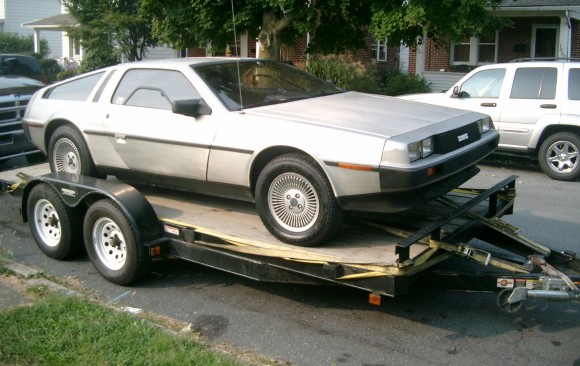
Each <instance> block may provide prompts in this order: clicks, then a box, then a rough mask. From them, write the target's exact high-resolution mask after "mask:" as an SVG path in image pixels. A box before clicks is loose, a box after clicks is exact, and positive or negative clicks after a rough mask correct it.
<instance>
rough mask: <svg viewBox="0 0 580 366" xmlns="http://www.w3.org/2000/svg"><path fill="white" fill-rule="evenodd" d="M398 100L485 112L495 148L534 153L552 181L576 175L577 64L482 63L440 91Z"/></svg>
mask: <svg viewBox="0 0 580 366" xmlns="http://www.w3.org/2000/svg"><path fill="white" fill-rule="evenodd" d="M401 98H403V99H408V100H415V101H419V102H424V103H430V104H437V105H442V106H448V107H454V108H462V109H468V110H474V111H479V112H483V113H486V114H488V115H490V116H491V118H492V119H493V122H494V124H495V126H496V128H497V130H498V131H499V133H500V142H499V147H498V150H499V151H510V152H521V153H526V154H532V155H534V156H537V157H538V160H539V164H540V167H541V168H542V170H543V171H544V173H546V174H547V175H548V176H550V177H551V178H553V179H558V180H567V181H571V180H576V179H577V178H578V177H579V176H580V161H579V160H578V159H579V156H578V155H579V151H580V62H574V61H571V60H552V61H547V60H538V59H536V60H532V59H521V60H516V61H513V62H510V63H504V64H493V65H486V66H481V67H479V68H477V69H475V70H473V71H471V72H470V73H469V74H467V75H466V76H465V77H463V78H462V79H461V80H459V82H457V83H456V84H455V85H454V86H453V87H452V88H451V89H449V90H448V91H446V92H444V93H431V94H413V95H406V96H402V97H401Z"/></svg>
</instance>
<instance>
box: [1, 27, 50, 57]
mask: <svg viewBox="0 0 580 366" xmlns="http://www.w3.org/2000/svg"><path fill="white" fill-rule="evenodd" d="M33 49H34V40H33V37H32V35H29V36H21V35H19V34H18V33H11V32H0V53H23V54H29V55H30V54H32V50H33ZM49 53H50V48H49V47H48V42H47V41H46V40H45V39H41V40H40V54H41V55H42V56H41V57H46V56H47V55H48V54H49Z"/></svg>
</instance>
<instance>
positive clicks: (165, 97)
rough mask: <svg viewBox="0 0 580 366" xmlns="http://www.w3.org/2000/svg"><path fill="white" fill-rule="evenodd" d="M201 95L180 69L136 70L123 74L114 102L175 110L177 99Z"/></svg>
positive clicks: (195, 97) (112, 101) (194, 97)
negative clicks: (172, 106) (172, 105)
mask: <svg viewBox="0 0 580 366" xmlns="http://www.w3.org/2000/svg"><path fill="white" fill-rule="evenodd" d="M197 98H200V95H199V93H198V92H197V90H196V89H195V88H194V87H193V85H191V83H190V82H189V80H187V78H186V77H185V76H184V75H183V74H182V73H181V72H179V71H175V70H157V69H133V70H129V71H127V72H126V73H125V75H123V78H122V79H121V82H120V83H119V85H118V86H117V90H116V91H115V94H113V98H112V100H111V103H113V104H120V105H127V106H133V107H145V108H155V109H167V110H171V102H172V101H174V100H184V99H197Z"/></svg>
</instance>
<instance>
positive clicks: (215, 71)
mask: <svg viewBox="0 0 580 366" xmlns="http://www.w3.org/2000/svg"><path fill="white" fill-rule="evenodd" d="M238 65H239V78H238ZM191 67H192V68H193V70H194V71H195V72H196V73H197V74H198V75H199V76H200V77H201V78H202V79H203V80H204V81H205V83H206V84H207V85H208V86H209V87H210V89H211V90H212V91H213V92H214V93H215V94H216V95H217V96H218V98H219V99H220V100H221V101H222V103H223V104H224V105H225V106H226V107H227V108H228V109H229V110H230V111H235V110H241V109H243V108H244V109H245V108H253V107H259V106H263V105H268V104H276V103H285V102H290V101H293V100H299V99H307V98H314V97H319V96H323V95H330V94H337V93H342V92H344V90H343V89H341V88H339V87H337V86H335V85H333V84H332V83H330V82H327V81H324V80H321V79H319V78H317V77H315V76H312V75H310V74H308V73H306V72H304V71H301V70H298V69H296V68H294V67H292V66H289V65H286V64H283V63H280V62H276V61H264V60H244V61H239V62H236V61H226V62H223V63H211V64H201V65H192V66H191ZM238 79H239V80H240V83H238ZM240 84H241V85H240Z"/></svg>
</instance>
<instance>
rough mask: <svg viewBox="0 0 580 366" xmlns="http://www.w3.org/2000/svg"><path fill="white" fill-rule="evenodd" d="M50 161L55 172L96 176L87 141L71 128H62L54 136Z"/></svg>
mask: <svg viewBox="0 0 580 366" xmlns="http://www.w3.org/2000/svg"><path fill="white" fill-rule="evenodd" d="M48 161H49V163H50V169H51V170H52V171H53V172H65V173H71V174H76V175H88V176H93V177H94V176H96V169H95V165H94V164H93V160H92V158H91V154H90V152H89V148H88V146H87V144H86V142H85V140H84V139H83V137H82V136H81V134H80V133H79V132H78V131H77V130H75V129H74V128H72V127H70V126H61V127H59V128H57V129H56V131H54V134H52V136H51V138H50V142H49V144H48Z"/></svg>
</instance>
